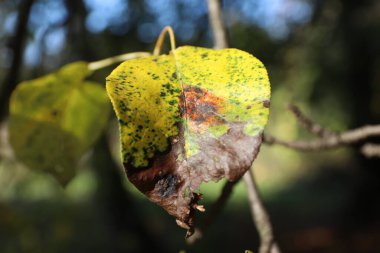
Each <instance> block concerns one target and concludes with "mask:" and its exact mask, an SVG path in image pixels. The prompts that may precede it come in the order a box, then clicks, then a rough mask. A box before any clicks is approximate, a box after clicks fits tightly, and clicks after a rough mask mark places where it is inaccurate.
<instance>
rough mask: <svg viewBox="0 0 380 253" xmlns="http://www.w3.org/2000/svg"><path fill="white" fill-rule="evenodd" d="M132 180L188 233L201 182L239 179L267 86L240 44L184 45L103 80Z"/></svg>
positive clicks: (258, 132) (252, 147)
mask: <svg viewBox="0 0 380 253" xmlns="http://www.w3.org/2000/svg"><path fill="white" fill-rule="evenodd" d="M106 87H107V92H108V95H109V97H110V98H111V101H112V104H113V107H114V110H115V112H116V116H117V117H118V119H119V123H120V124H119V125H120V140H121V150H122V160H123V164H124V167H125V169H126V173H127V176H128V178H129V180H130V181H131V182H132V183H133V184H134V185H135V186H136V187H137V188H138V189H139V190H140V191H141V192H143V193H144V194H145V195H146V196H147V197H148V198H149V199H150V200H151V201H153V202H155V203H157V204H159V205H161V206H162V207H163V208H164V209H165V210H166V211H167V212H168V213H169V214H171V215H173V216H174V217H175V218H176V221H177V224H179V225H180V226H181V227H183V228H186V229H188V235H190V234H191V231H192V227H193V225H194V214H195V212H196V211H204V208H203V206H201V205H199V204H198V202H199V201H200V199H201V198H202V196H201V195H200V194H199V186H200V185H201V183H203V182H208V181H218V180H220V179H222V178H226V179H227V180H229V181H235V180H238V179H239V178H240V177H241V176H242V175H243V174H244V173H245V172H246V171H247V170H248V169H249V168H250V166H251V164H252V162H253V161H254V159H255V158H256V155H257V153H258V151H259V147H260V144H261V141H262V132H263V129H264V126H265V124H266V122H267V119H268V114H269V100H270V85H269V80H268V76H267V72H266V69H265V67H264V65H263V64H262V63H261V62H260V61H259V60H258V59H256V58H255V57H254V56H252V55H250V54H248V53H246V52H243V51H241V50H238V49H223V50H213V49H207V48H200V47H192V46H184V47H179V48H176V49H175V50H172V51H171V53H170V54H169V55H160V56H150V57H145V58H140V59H134V60H129V61H126V62H124V63H122V64H121V65H120V66H118V67H117V68H116V69H115V70H114V71H113V72H112V73H111V75H110V76H108V77H107V86H106Z"/></svg>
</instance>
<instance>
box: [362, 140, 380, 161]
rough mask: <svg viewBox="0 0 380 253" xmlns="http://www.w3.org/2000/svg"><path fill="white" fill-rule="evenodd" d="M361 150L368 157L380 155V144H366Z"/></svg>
mask: <svg viewBox="0 0 380 253" xmlns="http://www.w3.org/2000/svg"><path fill="white" fill-rule="evenodd" d="M360 152H362V154H363V155H365V156H366V157H368V158H373V157H380V145H379V144H373V143H367V144H364V145H363V147H362V148H361V149H360Z"/></svg>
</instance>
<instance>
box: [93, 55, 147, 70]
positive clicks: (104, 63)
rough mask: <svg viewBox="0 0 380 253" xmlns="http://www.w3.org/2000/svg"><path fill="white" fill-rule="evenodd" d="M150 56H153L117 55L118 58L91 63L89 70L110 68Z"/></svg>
mask: <svg viewBox="0 0 380 253" xmlns="http://www.w3.org/2000/svg"><path fill="white" fill-rule="evenodd" d="M150 55H151V54H150V53H149V52H133V53H127V54H121V55H116V56H113V57H109V58H106V59H103V60H99V61H94V62H90V63H89V64H88V68H89V70H91V71H95V70H98V69H102V68H105V67H108V66H110V65H112V64H115V63H119V62H123V61H126V60H131V59H136V58H141V57H146V56H150Z"/></svg>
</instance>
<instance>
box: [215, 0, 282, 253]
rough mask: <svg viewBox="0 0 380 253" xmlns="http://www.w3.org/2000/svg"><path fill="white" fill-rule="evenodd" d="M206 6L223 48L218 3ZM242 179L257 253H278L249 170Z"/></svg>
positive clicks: (219, 46)
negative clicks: (248, 204) (255, 234)
mask: <svg viewBox="0 0 380 253" xmlns="http://www.w3.org/2000/svg"><path fill="white" fill-rule="evenodd" d="M208 6H209V17H210V23H211V26H212V30H213V36H214V43H215V46H214V48H218V49H220V48H225V47H227V46H228V43H227V36H226V32H225V29H224V25H223V20H222V17H221V11H220V5H219V1H218V0H208ZM243 179H244V182H245V184H246V186H247V191H248V196H249V203H250V209H251V213H252V217H253V220H254V223H255V225H256V228H257V230H258V232H259V235H260V241H261V244H260V249H259V252H260V253H269V252H270V253H280V250H279V248H278V246H277V244H276V242H275V240H274V236H273V233H272V225H271V223H270V220H269V215H268V214H267V211H266V210H265V207H264V205H263V204H262V201H261V199H260V195H259V193H258V191H257V187H256V183H255V180H254V179H253V175H252V174H251V171H250V170H248V171H247V172H246V173H245V175H244V176H243ZM231 192H232V186H231V190H230V191H229V193H228V194H227V195H226V196H223V193H222V196H223V198H226V199H227V198H228V197H229V196H230V193H231ZM222 196H221V198H222ZM226 202H227V201H226V200H224V201H223V202H221V204H222V205H224V204H225V203H226ZM217 210H221V208H218V209H217ZM214 216H215V214H214Z"/></svg>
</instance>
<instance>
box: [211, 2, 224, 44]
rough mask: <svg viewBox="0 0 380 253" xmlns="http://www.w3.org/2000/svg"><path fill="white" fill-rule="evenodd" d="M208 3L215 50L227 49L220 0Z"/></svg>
mask: <svg viewBox="0 0 380 253" xmlns="http://www.w3.org/2000/svg"><path fill="white" fill-rule="evenodd" d="M207 2H208V9H209V20H210V25H211V28H212V34H213V36H214V48H215V49H221V48H226V47H227V45H228V43H227V36H226V31H225V28H224V25H223V19H222V14H221V8H220V3H219V0H207Z"/></svg>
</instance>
